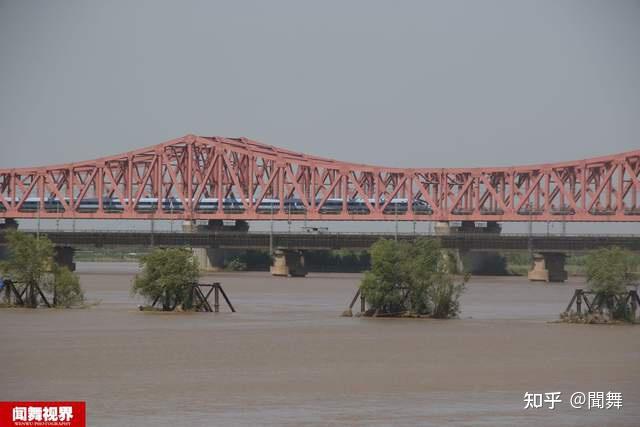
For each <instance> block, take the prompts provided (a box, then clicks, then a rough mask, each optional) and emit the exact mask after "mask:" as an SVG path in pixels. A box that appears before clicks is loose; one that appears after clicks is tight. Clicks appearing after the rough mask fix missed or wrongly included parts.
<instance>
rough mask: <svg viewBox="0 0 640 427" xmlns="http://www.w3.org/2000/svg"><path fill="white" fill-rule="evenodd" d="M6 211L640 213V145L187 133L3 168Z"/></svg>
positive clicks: (575, 216)
mask: <svg viewBox="0 0 640 427" xmlns="http://www.w3.org/2000/svg"><path fill="white" fill-rule="evenodd" d="M0 217H2V218H76V219H81V218H99V219H152V218H153V219H184V220H194V219H205V220H206V219H236V220H238V219H242V220H271V219H273V220H303V219H304V220H325V221H335V220H343V221H344V220H366V221H370V220H410V221H421V220H432V221H433V220H435V221H597V222H607V221H640V150H635V151H630V152H627V153H621V154H615V155H610V156H604V157H598V158H592V159H586V160H577V161H572V162H562V163H549V164H543V165H535V166H514V167H497V168H424V169H422V168H411V169H400V168H385V167H378V166H368V165H360V164H354V163H347V162H340V161H335V160H330V159H324V158H321V157H316V156H309V155H305V154H300V153H295V152H292V151H289V150H285V149H280V148H276V147H273V146H270V145H266V144H262V143H259V142H256V141H252V140H249V139H246V138H223V137H200V136H194V135H187V136H184V137H182V138H178V139H175V140H172V141H168V142H166V143H163V144H160V145H156V146H153V147H149V148H144V149H140V150H136V151H131V152H128V153H124V154H121V155H116V156H112V157H104V158H101V159H97V160H91V161H86V162H77V163H69V164H64V165H56V166H44V167H38V168H20V169H0Z"/></svg>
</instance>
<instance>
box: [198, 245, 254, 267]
mask: <svg viewBox="0 0 640 427" xmlns="http://www.w3.org/2000/svg"><path fill="white" fill-rule="evenodd" d="M191 251H192V253H193V256H194V257H196V259H197V260H198V266H199V267H200V270H201V271H222V270H224V267H225V265H226V264H227V261H229V259H231V258H233V257H235V256H237V255H238V254H239V253H241V252H242V250H239V249H223V248H192V249H191Z"/></svg>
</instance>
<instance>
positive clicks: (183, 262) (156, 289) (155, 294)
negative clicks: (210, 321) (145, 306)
mask: <svg viewBox="0 0 640 427" xmlns="http://www.w3.org/2000/svg"><path fill="white" fill-rule="evenodd" d="M140 266H141V267H142V273H140V274H138V275H136V277H135V279H134V282H133V287H132V293H133V294H139V295H142V296H144V297H145V298H147V300H149V301H155V300H156V299H158V300H159V301H160V302H161V304H162V309H163V310H173V309H175V308H176V307H177V306H178V305H182V306H183V308H185V309H190V308H191V285H192V284H193V283H194V282H196V281H197V280H198V276H199V269H198V262H197V260H196V259H195V257H194V256H193V254H192V253H191V251H190V250H188V249H183V248H170V249H156V250H154V251H153V252H151V253H150V254H148V255H145V256H144V257H142V259H141V261H140Z"/></svg>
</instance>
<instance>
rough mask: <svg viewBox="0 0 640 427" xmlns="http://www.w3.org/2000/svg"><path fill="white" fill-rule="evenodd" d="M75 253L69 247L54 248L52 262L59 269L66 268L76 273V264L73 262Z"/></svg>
mask: <svg viewBox="0 0 640 427" xmlns="http://www.w3.org/2000/svg"><path fill="white" fill-rule="evenodd" d="M75 252H76V250H75V249H74V248H72V247H71V246H56V247H54V254H53V261H54V262H55V263H56V264H58V265H59V266H61V267H67V268H68V269H69V270H70V271H76V263H75V262H73V255H74V254H75Z"/></svg>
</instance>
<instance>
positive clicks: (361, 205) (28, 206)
mask: <svg viewBox="0 0 640 427" xmlns="http://www.w3.org/2000/svg"><path fill="white" fill-rule="evenodd" d="M8 201H12V199H9V200H8ZM18 201H19V199H18ZM64 201H65V202H66V203H67V204H68V203H69V199H68V198H65V199H64ZM367 201H368V202H369V204H370V205H371V206H374V205H375V199H368V200H367ZM127 202H128V199H124V204H123V203H122V202H121V200H120V199H119V198H117V197H104V198H103V199H102V207H103V209H104V210H105V212H112V213H119V212H123V211H124V205H126V204H127ZM253 202H254V203H257V200H256V199H254V200H253ZM321 202H322V200H321V199H320V198H316V200H315V204H316V206H317V205H319V204H320V203H321ZM384 203H385V201H384V199H381V200H380V202H379V205H383V204H384ZM43 204H44V209H45V210H46V211H47V212H64V204H63V203H61V202H60V200H59V199H58V198H47V199H45V200H44V203H43ZM344 204H345V203H344V201H343V200H342V199H341V198H329V199H327V200H326V201H325V202H324V204H323V205H322V207H321V208H320V213H321V214H334V215H337V214H340V213H341V212H342V208H343V205H344ZM408 204H409V200H408V199H404V198H394V199H392V200H391V201H390V202H389V203H388V204H387V205H386V207H385V208H384V211H383V212H384V213H385V214H387V215H403V214H405V213H407V211H408ZM39 205H40V200H39V198H37V197H29V198H27V199H26V200H25V201H24V203H23V204H22V206H21V207H20V211H21V212H36V211H37V210H38V207H39ZM98 207H99V199H98V198H95V197H93V198H91V197H85V198H83V199H82V200H81V201H80V204H79V205H78V212H80V213H92V212H97V210H98ZM281 208H282V211H283V212H284V213H288V214H292V215H294V214H304V213H305V212H306V207H305V205H304V203H303V202H302V200H301V199H298V198H290V199H285V200H284V201H283V203H282V205H281V203H280V199H277V198H264V199H262V201H261V202H260V204H259V205H258V207H257V209H256V210H257V212H258V213H260V214H272V213H279V212H280V210H281ZM346 208H347V212H348V213H349V214H351V215H366V214H368V213H370V209H369V206H368V205H367V203H366V202H365V201H364V200H363V199H349V200H347V201H346ZM158 209H161V210H162V211H163V212H167V213H180V212H184V206H183V203H182V201H181V200H180V199H179V198H176V197H168V198H164V199H162V200H161V201H160V200H159V199H158V198H156V197H143V198H141V199H140V200H139V201H138V203H137V204H136V206H135V210H136V211H137V212H156V211H158ZM194 209H195V211H196V212H200V213H214V212H217V210H218V199H217V198H202V199H200V201H199V202H198V203H197V204H196V206H195V208H194ZM412 209H413V212H414V213H415V214H417V215H430V214H432V213H433V210H432V209H431V207H430V206H429V204H428V203H427V202H425V201H423V200H417V199H416V200H414V201H413V203H412ZM1 210H6V209H5V208H4V206H3V205H1V204H0V211H1ZM222 210H223V212H225V213H241V212H244V211H245V207H244V204H243V203H242V201H241V200H239V199H236V198H225V199H223V201H222Z"/></svg>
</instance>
